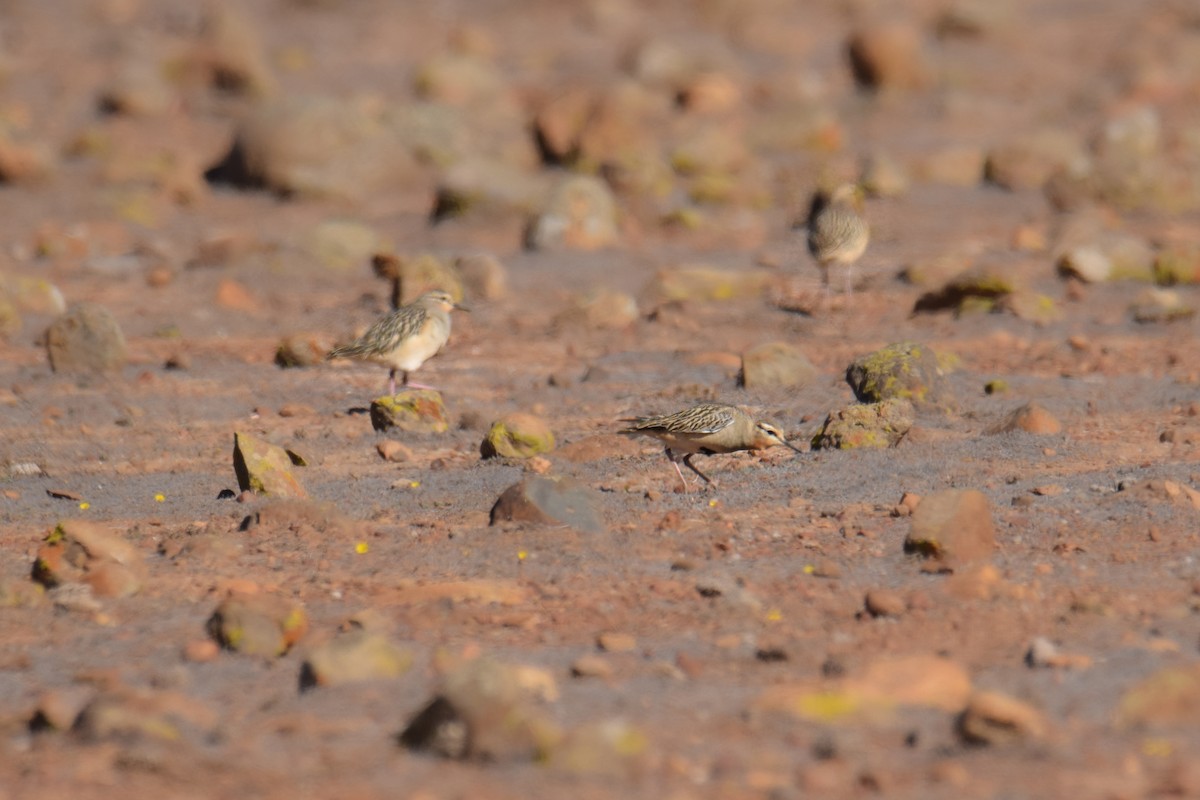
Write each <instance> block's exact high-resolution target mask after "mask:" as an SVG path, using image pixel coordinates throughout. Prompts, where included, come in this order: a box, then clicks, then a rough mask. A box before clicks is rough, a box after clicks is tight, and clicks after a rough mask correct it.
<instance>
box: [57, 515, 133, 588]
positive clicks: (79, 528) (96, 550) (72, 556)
mask: <svg viewBox="0 0 1200 800" xmlns="http://www.w3.org/2000/svg"><path fill="white" fill-rule="evenodd" d="M145 571H146V570H145V563H144V561H143V559H142V555H141V553H140V552H138V550H137V548H135V547H134V546H133V545H132V544H130V543H129V542H128V541H126V540H125V539H123V538H122V537H121V536H119V535H118V534H115V533H112V532H110V531H108V530H105V529H104V528H102V527H101V526H100V525H98V524H97V523H94V522H88V521H86V520H78V519H68V520H63V521H62V522H60V523H58V525H57V526H56V527H55V528H54V530H53V531H51V532H50V533H49V534H48V535H47V536H46V538H45V539H44V540H43V542H42V545H41V546H40V547H39V548H38V552H37V557H36V558H35V560H34V563H33V579H34V580H36V581H38V582H39V583H41V584H42V585H44V586H45V587H47V588H49V589H53V588H55V587H58V586H62V585H64V584H71V583H82V584H86V585H87V586H88V587H90V588H91V590H92V591H93V592H94V593H95V594H97V595H99V596H102V597H128V596H130V595H133V594H136V593H137V592H138V591H139V590H140V589H141V587H142V583H143V580H144V578H145Z"/></svg>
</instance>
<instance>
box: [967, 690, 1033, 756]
mask: <svg viewBox="0 0 1200 800" xmlns="http://www.w3.org/2000/svg"><path fill="white" fill-rule="evenodd" d="M1048 727H1049V726H1048V724H1047V723H1046V718H1045V717H1044V716H1043V715H1042V712H1040V711H1038V710H1037V709H1036V708H1034V707H1033V706H1031V705H1029V704H1028V703H1025V702H1023V701H1021V700H1017V699H1016V698H1014V697H1009V696H1008V695H1006V694H1001V693H1000V692H986V691H977V692H975V693H974V694H972V695H971V699H970V700H969V701H968V703H967V707H966V708H965V709H964V710H963V713H962V714H961V715H960V716H959V718H958V733H959V735H960V736H961V737H962V738H963V741H965V742H966V743H967V744H974V745H1004V744H1011V743H1013V742H1016V741H1021V740H1034V741H1037V740H1041V739H1044V738H1045V737H1046V735H1047V733H1048Z"/></svg>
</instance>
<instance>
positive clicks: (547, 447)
mask: <svg viewBox="0 0 1200 800" xmlns="http://www.w3.org/2000/svg"><path fill="white" fill-rule="evenodd" d="M553 449H554V432H553V431H551V430H550V426H549V425H547V424H546V423H545V421H544V420H542V419H540V418H538V417H535V416H533V415H532V414H526V413H524V412H521V411H516V412H513V413H512V414H505V415H504V416H503V417H501V418H500V419H498V420H496V421H495V422H493V423H492V427H491V429H490V430H489V431H488V432H487V436H486V437H484V440H483V444H482V445H480V448H479V450H480V454H481V455H482V456H483V457H484V458H532V457H533V456H536V455H540V454H541V453H549V452H550V451H551V450H553Z"/></svg>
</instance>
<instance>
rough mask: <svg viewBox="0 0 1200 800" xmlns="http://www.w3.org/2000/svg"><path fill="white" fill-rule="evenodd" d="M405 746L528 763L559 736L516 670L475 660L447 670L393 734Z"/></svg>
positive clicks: (441, 753)
mask: <svg viewBox="0 0 1200 800" xmlns="http://www.w3.org/2000/svg"><path fill="white" fill-rule="evenodd" d="M397 738H398V740H399V743H400V744H401V745H402V746H404V747H407V748H409V749H410V750H420V751H425V752H430V753H433V754H434V755H439V756H442V757H443V758H453V759H472V760H481V761H530V760H533V759H535V758H539V757H545V756H546V755H547V754H548V753H549V751H550V750H551V749H552V747H553V746H554V744H555V743H557V742H558V741H559V739H560V738H561V733H560V732H559V730H558V729H557V727H556V726H555V725H554V724H553V723H551V722H550V721H549V719H548V718H546V716H545V715H544V713H543V712H542V711H541V709H540V708H538V706H537V705H536V704H535V702H534V699H533V697H532V695H531V692H530V691H529V689H528V688H527V687H526V686H525V684H524V683H523V682H522V678H521V672H520V670H519V669H518V668H516V667H513V666H509V665H507V664H500V663H497V662H495V661H491V660H490V659H485V658H480V659H476V660H474V661H469V662H467V663H466V664H464V665H462V666H460V667H458V668H457V669H455V670H453V671H452V672H450V673H449V674H448V675H447V676H446V678H445V680H444V681H443V684H442V687H441V690H440V691H439V692H438V694H437V695H436V696H435V697H434V698H433V700H431V701H430V702H429V704H428V705H427V706H425V708H424V709H423V710H422V711H421V712H420V713H418V714H417V715H416V717H414V718H413V719H412V721H411V722H409V724H408V726H407V727H406V728H405V729H404V731H403V732H401V733H400V735H399V736H398V737H397Z"/></svg>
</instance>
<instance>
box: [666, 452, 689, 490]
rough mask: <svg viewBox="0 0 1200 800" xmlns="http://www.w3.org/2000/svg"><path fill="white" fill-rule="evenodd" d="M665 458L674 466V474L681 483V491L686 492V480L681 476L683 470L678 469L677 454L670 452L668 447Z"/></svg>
mask: <svg viewBox="0 0 1200 800" xmlns="http://www.w3.org/2000/svg"><path fill="white" fill-rule="evenodd" d="M667 460H668V461H670V462H671V466H672V467H674V468H675V474H677V475H678V476H679V480H680V482H681V483H682V484H683V493H684V494H687V490H688V482H687V478H685V477H683V470H681V469H679V456H677V455H675V454H674V453H673V452H671V448H669V447H668V448H667ZM689 466H690V465H689Z"/></svg>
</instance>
